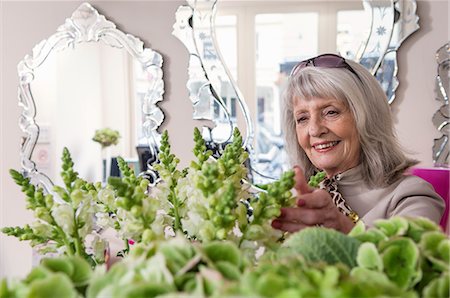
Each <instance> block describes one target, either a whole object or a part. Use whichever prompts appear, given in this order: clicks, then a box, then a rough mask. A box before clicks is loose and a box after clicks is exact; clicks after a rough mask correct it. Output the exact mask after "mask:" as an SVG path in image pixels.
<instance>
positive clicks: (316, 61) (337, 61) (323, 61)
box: [290, 54, 362, 82]
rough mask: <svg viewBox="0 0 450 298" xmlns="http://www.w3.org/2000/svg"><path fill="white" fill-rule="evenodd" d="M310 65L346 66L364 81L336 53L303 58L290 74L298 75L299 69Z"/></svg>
mask: <svg viewBox="0 0 450 298" xmlns="http://www.w3.org/2000/svg"><path fill="white" fill-rule="evenodd" d="M308 66H315V67H326V68H345V69H348V70H349V71H350V72H351V73H353V74H354V75H355V76H356V77H357V78H358V79H359V81H360V82H362V81H361V79H360V77H359V76H358V74H357V73H356V71H355V70H354V69H353V68H352V67H351V66H350V65H349V64H348V63H347V62H346V61H345V59H344V58H343V57H341V56H339V55H335V54H323V55H319V56H317V57H313V58H310V59H306V60H303V61H301V62H299V63H298V64H297V65H295V66H294V68H293V69H292V71H291V75H290V76H294V75H296V74H297V73H298V71H299V70H301V69H303V68H305V67H308Z"/></svg>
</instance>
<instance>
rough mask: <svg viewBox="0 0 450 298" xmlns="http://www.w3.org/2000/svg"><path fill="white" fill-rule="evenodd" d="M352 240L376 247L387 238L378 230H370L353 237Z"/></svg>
mask: <svg viewBox="0 0 450 298" xmlns="http://www.w3.org/2000/svg"><path fill="white" fill-rule="evenodd" d="M353 238H355V239H358V240H359V241H361V242H372V243H373V244H375V245H378V243H380V242H381V241H382V240H386V239H387V236H386V235H385V234H384V233H383V232H381V231H380V230H378V229H370V230H367V231H366V232H363V233H361V234H357V235H354V236H353Z"/></svg>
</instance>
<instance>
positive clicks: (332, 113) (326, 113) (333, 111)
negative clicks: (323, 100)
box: [325, 110, 339, 116]
mask: <svg viewBox="0 0 450 298" xmlns="http://www.w3.org/2000/svg"><path fill="white" fill-rule="evenodd" d="M337 114H339V112H338V111H336V110H328V111H325V115H329V116H335V115H337Z"/></svg>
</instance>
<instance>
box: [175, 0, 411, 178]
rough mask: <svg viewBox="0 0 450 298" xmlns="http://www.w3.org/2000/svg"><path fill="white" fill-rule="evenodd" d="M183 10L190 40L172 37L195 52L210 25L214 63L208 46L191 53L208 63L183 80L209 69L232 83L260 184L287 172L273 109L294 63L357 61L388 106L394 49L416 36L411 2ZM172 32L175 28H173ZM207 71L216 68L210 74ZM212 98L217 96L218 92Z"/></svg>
mask: <svg viewBox="0 0 450 298" xmlns="http://www.w3.org/2000/svg"><path fill="white" fill-rule="evenodd" d="M188 3H189V5H190V8H191V10H192V22H191V26H192V32H193V34H192V35H193V39H191V40H189V39H188V38H186V36H180V35H179V34H178V35H177V34H175V35H176V36H177V37H178V38H179V39H181V40H182V41H183V43H184V44H185V45H186V46H187V47H188V48H189V46H188V45H190V46H192V43H193V44H194V45H195V46H197V50H198V49H203V46H204V44H205V39H202V38H201V37H197V35H198V34H197V33H198V32H200V31H201V32H208V31H207V28H205V27H206V26H208V25H209V26H211V28H210V31H211V35H213V36H215V37H216V38H215V39H214V40H215V42H213V43H212V46H216V47H217V48H216V49H215V50H216V51H217V52H218V55H217V58H216V59H215V61H211V60H213V58H214V57H212V56H211V55H209V54H210V53H211V52H212V50H211V46H209V47H208V51H207V52H206V51H201V50H199V51H197V52H194V53H193V51H192V50H190V52H191V57H192V56H195V55H198V57H199V59H200V60H201V62H205V61H207V63H203V69H201V68H197V70H196V69H195V68H192V67H191V66H192V64H191V66H190V77H192V74H191V72H194V73H195V72H196V71H198V70H199V69H201V70H200V71H204V72H205V73H206V74H207V77H209V75H210V74H211V73H213V71H212V70H213V69H214V70H215V71H216V69H217V68H220V66H221V65H222V64H224V65H225V66H226V67H225V70H228V73H227V74H228V75H229V76H230V77H231V78H230V80H231V81H235V82H237V86H239V90H240V91H242V94H243V96H242V97H241V99H242V100H243V101H245V104H246V105H248V113H249V115H248V117H244V118H249V119H251V123H250V125H253V127H254V132H253V130H251V131H250V133H252V134H254V142H252V143H251V146H252V147H253V148H251V150H252V152H253V154H252V157H253V162H252V170H254V173H255V174H256V177H258V176H260V177H261V179H262V180H265V178H266V177H264V176H267V175H272V177H273V178H275V177H278V176H279V174H280V173H281V172H283V171H285V170H286V169H287V167H288V166H287V160H286V157H285V154H284V149H283V148H284V144H283V143H284V141H283V136H282V131H281V127H280V104H281V97H282V92H283V89H284V85H285V83H286V79H287V76H288V75H289V73H290V71H291V69H292V67H293V66H294V65H295V64H296V63H297V62H298V61H301V60H304V59H307V58H309V57H312V56H316V55H318V54H320V53H326V52H328V53H339V54H340V55H342V56H344V57H346V58H349V59H352V60H356V61H358V62H360V63H361V64H362V65H364V66H365V67H366V68H368V69H369V70H370V71H371V72H372V73H373V74H374V75H375V76H376V77H377V79H378V80H379V82H380V84H381V85H382V87H383V88H384V90H385V91H386V95H387V97H388V100H389V102H390V103H391V102H392V101H393V100H394V98H395V89H396V88H397V86H398V81H397V79H396V74H397V58H396V55H397V49H398V47H399V46H400V44H401V42H402V41H403V40H404V39H405V38H407V37H408V36H409V35H410V34H412V33H413V32H414V31H416V30H417V29H418V24H417V21H418V17H417V15H416V14H415V13H416V3H415V1H394V0H391V1H389V0H385V1H368V0H364V1H333V2H330V1H254V2H253V1H252V2H249V1H232V2H231V1H208V0H205V1H188ZM208 13H209V14H210V15H211V19H212V20H213V21H211V22H209V23H208V22H206V21H205V20H207V19H208V17H209V15H208ZM200 16H202V17H200ZM177 25H180V23H179V22H177V24H175V25H174V27H175V28H177ZM175 32H176V30H175ZM208 42H209V41H208ZM209 43H211V42H209ZM220 57H222V60H220ZM191 59H192V58H191ZM213 64H214V65H216V66H218V67H216V68H214V67H212V66H211V65H213ZM222 75H224V74H222ZM188 85H189V84H188ZM228 85H229V84H228ZM223 86H224V84H222V87H223ZM217 90H221V89H217ZM222 90H223V88H222ZM190 94H195V90H194V89H192V88H190ZM218 94H219V95H220V97H222V98H223V97H224V95H223V92H218ZM211 98H214V99H213V101H216V100H217V99H216V98H215V97H214V96H211V97H210V100H211ZM237 102H239V98H238V101H237ZM225 104H226V105H229V106H230V107H229V110H230V111H231V110H233V109H234V110H236V109H235V107H234V105H233V102H231V101H230V103H228V102H226V103H225ZM212 107H214V105H213V104H211V109H212ZM194 109H195V105H194ZM243 113H244V114H245V111H243ZM216 117H217V119H215V121H216V122H217V121H219V120H218V119H221V115H220V114H219V113H217V115H216ZM237 118H238V119H239V115H238V117H237ZM222 119H223V118H222ZM247 124H248V123H244V124H243V125H247ZM236 125H237V126H238V127H240V128H241V130H242V127H244V126H241V125H242V123H241V124H239V121H238V122H237V124H236ZM251 139H252V138H251ZM218 142H220V140H218ZM253 149H254V150H253ZM257 182H258V181H257Z"/></svg>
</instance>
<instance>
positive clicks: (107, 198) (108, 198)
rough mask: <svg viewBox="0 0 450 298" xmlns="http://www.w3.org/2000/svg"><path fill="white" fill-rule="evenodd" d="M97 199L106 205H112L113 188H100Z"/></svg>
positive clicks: (113, 197)
mask: <svg viewBox="0 0 450 298" xmlns="http://www.w3.org/2000/svg"><path fill="white" fill-rule="evenodd" d="M97 197H98V200H99V201H100V202H101V203H103V204H104V205H106V206H114V200H115V194H114V190H112V189H109V188H102V189H101V190H100V191H99V192H98V194H97Z"/></svg>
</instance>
